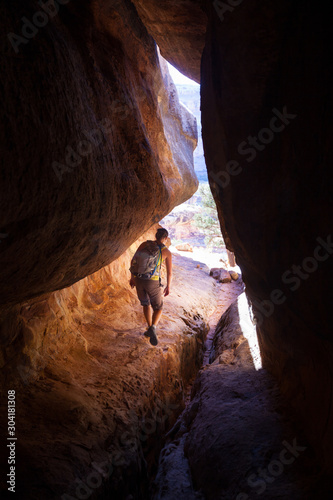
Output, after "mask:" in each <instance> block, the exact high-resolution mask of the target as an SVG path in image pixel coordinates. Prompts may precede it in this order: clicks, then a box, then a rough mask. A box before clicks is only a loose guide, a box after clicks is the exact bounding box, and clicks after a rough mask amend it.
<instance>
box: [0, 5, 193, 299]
mask: <svg viewBox="0 0 333 500" xmlns="http://www.w3.org/2000/svg"><path fill="white" fill-rule="evenodd" d="M63 4H64V5H62V6H61V7H60V10H59V12H58V13H57V14H56V15H52V16H47V15H46V14H45V12H44V15H46V17H47V19H48V21H47V23H46V24H44V26H43V27H40V28H36V26H35V28H34V25H31V22H32V20H34V19H35V20H36V23H37V24H39V25H41V24H43V23H42V18H41V17H40V14H39V15H37V17H35V16H36V12H37V13H38V12H43V10H41V6H40V5H39V4H38V3H37V2H34V1H32V0H30V1H29V2H23V1H18V2H15V4H14V3H10V2H5V3H2V5H1V20H2V21H1V22H2V31H3V32H4V33H6V34H7V33H8V34H9V36H7V37H5V39H4V41H3V43H4V50H3V51H1V67H2V73H1V80H2V84H1V92H2V95H1V116H2V117H3V119H2V123H1V137H2V145H1V148H2V149H1V151H2V154H1V161H2V167H1V183H0V190H1V193H0V234H1V240H0V241H1V247H0V252H1V253H0V255H1V268H0V283H1V287H0V304H10V303H14V302H15V303H19V302H21V301H23V300H26V299H28V298H30V297H34V296H38V295H41V294H43V293H47V292H50V291H54V290H56V289H61V288H64V287H66V286H69V285H71V284H73V283H75V282H76V281H78V280H80V279H82V278H84V277H85V276H87V275H89V274H92V273H93V272H95V271H97V270H98V269H101V268H102V267H104V266H106V265H108V264H109V263H110V262H111V261H113V260H114V259H116V258H117V257H119V256H120V255H121V254H122V253H123V252H124V251H125V250H126V249H127V248H128V247H129V246H130V245H131V244H132V243H133V242H134V241H135V240H136V239H137V238H138V237H139V236H140V235H141V234H143V232H144V231H146V230H147V229H148V228H149V227H151V225H152V224H153V223H154V222H157V221H158V220H160V219H162V217H163V216H164V215H166V214H167V213H168V212H169V211H170V210H171V209H172V208H173V207H174V206H175V205H177V204H179V203H181V202H183V201H185V200H186V199H187V198H189V197H190V196H191V195H192V194H193V192H194V191H195V190H196V188H197V180H196V177H195V174H194V172H193V156H192V152H193V149H194V147H195V146H196V141H197V137H196V130H195V129H196V125H195V123H194V122H193V119H192V118H190V117H189V116H187V117H185V115H186V113H185V111H184V110H183V111H181V112H180V111H179V110H178V109H175V107H172V106H170V103H169V96H168V91H167V90H166V87H165V84H164V79H165V78H167V77H166V75H165V71H166V67H165V65H163V72H164V73H162V72H161V66H160V63H159V57H158V53H157V50H156V45H155V43H154V41H153V39H152V38H151V37H150V35H149V34H148V33H147V31H146V29H145V27H144V26H143V24H142V22H141V20H140V19H139V17H138V15H137V13H136V11H135V9H134V7H133V5H132V3H131V2H130V1H125V2H118V1H113V2H108V3H107V4H105V2H97V1H95V2H85V3H82V2H77V1H75V0H71V1H70V2H63ZM38 16H39V17H38ZM22 18H24V19H23V20H22ZM25 19H26V20H25ZM29 23H30V24H29ZM29 26H30V28H29ZM31 26H32V27H31ZM29 30H30V31H29ZM24 35H26V37H24ZM18 36H20V37H21V38H20V39H19V38H17V37H18ZM22 37H23V38H22ZM22 40H23V41H22ZM188 121H190V122H191V126H187V125H186V126H185V128H182V127H183V125H184V124H185V123H187V122H188ZM172 123H174V124H175V127H177V130H178V131H179V134H178V136H177V137H178V139H177V143H176V144H172V143H171V142H170V133H169V132H168V131H169V130H170V126H171V125H172Z"/></svg>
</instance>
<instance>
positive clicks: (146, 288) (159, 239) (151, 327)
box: [129, 228, 172, 346]
mask: <svg viewBox="0 0 333 500" xmlns="http://www.w3.org/2000/svg"><path fill="white" fill-rule="evenodd" d="M168 234H169V233H168V231H167V230H166V229H164V228H159V229H158V230H157V232H156V235H155V238H156V240H155V241H151V240H148V241H145V242H144V243H142V244H141V245H140V246H139V248H138V249H137V251H136V252H135V255H134V257H133V259H132V261H131V267H130V271H131V279H130V282H129V283H130V285H131V287H132V288H134V287H136V292H137V294H138V298H139V300H140V303H141V305H142V306H143V313H144V316H145V318H146V321H147V324H148V330H147V331H146V332H145V333H144V335H145V336H146V337H149V341H150V343H151V344H152V345H154V346H156V345H157V343H158V340H157V336H156V326H157V324H158V322H159V320H160V319H161V316H162V307H163V295H164V297H166V296H167V295H169V293H170V286H171V278H172V254H171V252H170V250H168V249H167V247H166V246H165V243H166V241H167V238H168ZM163 261H165V263H166V269H167V285H166V287H165V289H164V292H162V287H163V285H162V283H161V266H162V262H163Z"/></svg>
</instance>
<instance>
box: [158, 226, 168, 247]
mask: <svg viewBox="0 0 333 500" xmlns="http://www.w3.org/2000/svg"><path fill="white" fill-rule="evenodd" d="M168 236H169V233H168V231H167V230H166V229H164V227H160V228H158V230H157V231H156V234H155V238H156V241H160V242H161V243H164V242H165V241H166V240H167V238H168Z"/></svg>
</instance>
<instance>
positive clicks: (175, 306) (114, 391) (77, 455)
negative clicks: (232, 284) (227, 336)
mask: <svg viewBox="0 0 333 500" xmlns="http://www.w3.org/2000/svg"><path fill="white" fill-rule="evenodd" d="M156 228H157V227H156V226H155V227H153V228H152V229H151V230H150V231H149V232H147V233H145V234H144V235H143V236H142V237H141V238H140V239H139V240H138V241H136V242H135V243H134V244H133V245H132V246H131V247H130V248H129V249H128V250H127V251H126V252H125V253H124V254H123V255H122V256H121V257H120V258H119V259H117V260H116V261H114V262H113V263H112V264H110V265H109V266H106V267H105V268H103V269H101V270H99V271H97V272H96V273H94V274H93V275H91V276H88V277H86V278H84V279H83V280H81V281H79V282H78V283H75V284H74V285H72V286H70V287H68V288H66V289H63V290H59V291H56V292H53V293H50V294H46V295H44V296H42V297H38V298H33V299H30V300H28V301H26V302H24V303H22V304H21V305H16V306H13V307H12V308H11V310H10V311H9V310H8V311H7V314H3V315H2V318H1V323H0V330H1V334H2V336H3V337H5V338H6V347H5V348H3V349H2V351H1V354H2V356H1V374H2V375H1V393H2V397H3V399H2V401H3V402H4V401H5V399H6V396H5V395H6V394H7V390H9V389H10V390H13V389H14V390H15V391H16V401H17V405H16V416H15V420H16V428H17V435H19V440H18V442H17V448H16V465H15V466H16V493H17V494H18V495H19V496H20V497H21V498H26V499H31V500H36V499H43V498H47V499H50V500H51V499H53V498H54V499H59V498H60V497H61V495H65V494H67V495H71V496H72V497H73V498H75V497H76V498H80V490H78V489H77V488H79V487H80V485H81V487H82V488H84V487H83V486H82V483H84V484H85V488H86V493H87V488H89V486H88V485H89V484H90V491H91V495H92V496H91V498H101V496H102V495H103V494H104V495H106V494H108V495H111V496H112V497H115V498H126V496H127V495H130V494H132V495H133V496H134V498H147V495H148V493H147V491H148V487H149V477H151V475H152V474H153V473H154V470H155V467H156V461H157V457H158V453H159V450H160V448H161V447H162V442H163V435H164V433H165V432H166V431H167V430H168V428H169V427H170V425H172V424H173V423H174V421H175V419H176V417H177V415H178V414H179V412H180V411H181V410H182V408H183V406H184V401H183V399H184V389H185V387H186V385H187V384H188V383H189V381H190V380H191V379H192V377H193V376H194V374H195V373H196V371H197V370H198V369H199V367H200V366H201V363H202V347H203V342H204V337H205V334H206V333H207V330H208V326H207V317H208V315H209V314H210V313H211V312H212V309H213V304H214V302H215V293H214V292H215V290H214V288H215V286H214V282H213V280H212V279H211V278H210V276H209V270H208V269H207V268H205V269H202V268H201V269H200V268H198V267H197V262H193V261H192V260H190V259H186V258H182V257H177V256H175V259H174V280H173V285H172V289H171V294H170V296H168V297H167V298H166V299H165V307H164V311H163V316H162V319H161V322H160V324H159V328H158V332H157V334H158V338H159V344H158V346H157V347H153V346H151V345H150V343H149V341H148V339H147V338H146V337H144V336H143V332H144V331H145V329H146V328H145V326H146V325H145V321H144V317H143V313H142V307H141V306H140V304H139V301H138V299H137V297H136V292H135V290H132V289H131V288H130V286H129V283H128V281H129V271H128V268H129V265H130V260H131V257H132V255H133V254H134V251H135V250H136V248H137V247H138V245H139V244H140V243H141V242H142V241H143V240H145V239H153V237H154V234H155V231H156ZM201 267H202V266H201ZM189 275H191V280H190V281H189V280H188V276H189ZM163 281H164V283H166V280H165V276H163ZM5 412H6V408H5V405H3V404H2V406H1V411H0V413H1V419H0V434H1V436H6V435H7V429H6V425H5V424H6V422H7V420H6V418H5ZM96 467H97V468H96ZM0 468H1V470H7V468H8V464H7V450H6V449H5V447H1V450H0ZM101 470H102V472H100V471H101ZM96 471H97V472H96ZM98 471H99V472H98ZM103 471H104V472H103ZM105 471H106V472H107V473H105ZM96 476H97V479H96ZM90 478H92V479H91V482H90ZM91 484H93V486H91ZM6 490H7V485H6V478H5V475H3V476H2V478H1V481H0V491H1V494H2V493H4V492H5V491H6ZM4 494H5V493H4ZM82 494H83V493H82Z"/></svg>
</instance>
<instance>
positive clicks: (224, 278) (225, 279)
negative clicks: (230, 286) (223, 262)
mask: <svg viewBox="0 0 333 500" xmlns="http://www.w3.org/2000/svg"><path fill="white" fill-rule="evenodd" d="M219 282H220V283H231V276H230V274H229V272H228V271H226V269H220V278H219Z"/></svg>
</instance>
